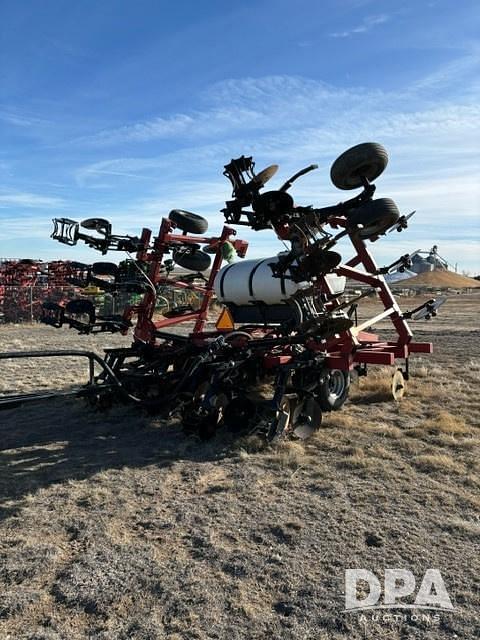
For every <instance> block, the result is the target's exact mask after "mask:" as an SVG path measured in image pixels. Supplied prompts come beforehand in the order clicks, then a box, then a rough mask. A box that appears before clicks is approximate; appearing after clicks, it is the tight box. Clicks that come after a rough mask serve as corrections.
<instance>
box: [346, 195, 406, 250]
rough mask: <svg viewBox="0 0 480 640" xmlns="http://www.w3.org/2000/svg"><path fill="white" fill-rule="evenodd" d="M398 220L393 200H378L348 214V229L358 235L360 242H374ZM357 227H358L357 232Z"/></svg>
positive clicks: (398, 214) (396, 208)
mask: <svg viewBox="0 0 480 640" xmlns="http://www.w3.org/2000/svg"><path fill="white" fill-rule="evenodd" d="M399 218H400V211H399V210H398V207H397V205H396V204H395V202H394V201H393V200H391V199H390V198H378V200H370V201H369V202H366V203H365V204H363V205H362V206H361V207H358V208H357V209H353V211H351V212H350V214H349V216H348V229H349V230H350V231H353V232H354V233H356V234H358V236H359V237H360V238H362V240H368V239H372V240H374V239H376V238H377V237H378V236H380V235H382V234H383V233H385V232H386V231H387V230H388V229H389V228H390V227H391V226H392V225H394V224H395V223H396V222H398V220H399ZM359 225H361V227H359ZM357 227H359V228H358V231H357V230H356V228H357Z"/></svg>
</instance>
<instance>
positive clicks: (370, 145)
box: [330, 142, 388, 190]
mask: <svg viewBox="0 0 480 640" xmlns="http://www.w3.org/2000/svg"><path fill="white" fill-rule="evenodd" d="M387 164H388V154H387V150H386V149H385V147H382V145H381V144H378V143H377V142H364V143H362V144H357V145H356V146H355V147H351V148H350V149H347V151H345V152H344V153H342V155H341V156H339V157H338V158H337V159H336V160H335V162H334V163H333V164H332V168H331V169H330V178H331V180H332V182H333V184H334V185H335V186H336V187H337V188H338V189H343V190H349V189H358V187H362V186H363V182H362V178H367V180H368V181H369V182H373V180H375V179H376V178H378V176H379V175H381V174H382V173H383V171H384V170H385V167H386V166H387Z"/></svg>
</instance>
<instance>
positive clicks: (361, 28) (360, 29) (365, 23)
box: [329, 13, 390, 38]
mask: <svg viewBox="0 0 480 640" xmlns="http://www.w3.org/2000/svg"><path fill="white" fill-rule="evenodd" d="M389 19H390V16H388V15H386V14H385V13H382V14H380V15H375V16H367V17H365V18H364V19H363V20H362V22H361V23H360V24H359V25H357V26H356V27H352V28H351V29H345V30H344V31H334V32H333V33H329V36H330V37H331V38H348V37H350V36H353V35H356V34H358V33H367V32H368V31H371V30H372V29H373V28H374V27H377V26H378V25H380V24H384V23H385V22H388V21H389Z"/></svg>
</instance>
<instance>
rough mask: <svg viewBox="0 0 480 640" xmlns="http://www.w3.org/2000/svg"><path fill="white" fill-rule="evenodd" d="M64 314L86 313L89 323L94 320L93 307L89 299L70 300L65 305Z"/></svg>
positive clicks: (76, 314) (77, 314)
mask: <svg viewBox="0 0 480 640" xmlns="http://www.w3.org/2000/svg"><path fill="white" fill-rule="evenodd" d="M65 315H67V316H69V315H74V316H79V315H86V316H88V319H89V321H90V323H91V324H93V323H94V322H95V307H94V306H93V303H92V302H91V301H90V300H70V301H69V302H67V304H66V306H65Z"/></svg>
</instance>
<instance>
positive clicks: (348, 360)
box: [0, 143, 443, 440]
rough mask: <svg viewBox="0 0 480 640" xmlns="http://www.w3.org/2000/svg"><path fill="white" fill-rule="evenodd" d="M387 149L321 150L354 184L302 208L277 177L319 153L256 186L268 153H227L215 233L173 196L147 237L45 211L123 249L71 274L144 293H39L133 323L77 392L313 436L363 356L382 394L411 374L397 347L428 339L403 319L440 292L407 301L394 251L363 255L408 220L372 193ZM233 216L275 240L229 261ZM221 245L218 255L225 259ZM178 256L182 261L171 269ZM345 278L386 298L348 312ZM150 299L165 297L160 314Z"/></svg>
mask: <svg viewBox="0 0 480 640" xmlns="http://www.w3.org/2000/svg"><path fill="white" fill-rule="evenodd" d="M387 161H388V158H387V153H386V151H385V149H384V148H383V147H382V146H381V145H378V144H375V143H365V144H361V145H357V146H356V147H353V148H351V149H349V150H348V151H346V152H345V153H344V154H342V155H341V156H340V157H339V158H338V159H337V160H336V161H335V162H334V163H333V165H332V168H331V172H330V175H331V179H332V181H333V183H334V184H335V186H337V187H338V188H339V189H343V190H350V189H356V188H361V189H362V190H361V192H360V193H359V194H358V195H356V196H355V197H353V198H351V199H350V200H347V201H345V202H341V203H339V204H337V205H334V206H328V207H323V208H314V207H313V206H300V205H296V204H295V203H294V201H293V199H292V197H291V196H290V194H289V193H288V190H289V189H290V187H291V186H292V185H293V183H294V182H295V180H297V179H298V178H300V177H301V176H303V175H304V174H305V173H307V172H309V171H312V170H313V169H315V168H316V165H311V166H309V167H307V168H305V169H303V170H301V171H299V172H298V173H296V174H295V175H294V176H293V177H292V178H290V179H289V180H287V181H286V182H285V183H284V184H283V185H282V186H281V187H280V189H278V190H274V191H262V190H263V188H264V187H265V184H266V183H267V182H268V181H269V180H270V179H271V178H272V177H273V176H274V175H275V173H276V171H277V169H278V167H277V165H272V166H270V167H268V168H267V169H264V170H263V171H261V172H260V173H258V174H257V173H255V170H254V167H255V164H254V162H253V160H252V158H249V157H244V156H242V157H240V158H238V159H235V160H232V161H231V162H230V163H229V164H228V165H226V166H225V171H224V174H225V175H226V177H228V179H229V180H230V182H231V184H232V189H233V192H232V199H231V200H229V201H228V202H227V203H226V207H225V208H224V209H223V214H224V216H225V221H226V226H224V227H223V230H222V232H221V234H220V236H218V237H207V236H205V235H204V234H205V233H206V231H207V228H208V223H207V221H206V220H205V219H204V218H202V217H200V216H198V215H196V214H193V213H190V212H186V211H182V210H174V211H172V212H171V213H170V215H169V217H168V218H164V219H163V220H162V223H161V226H160V230H159V233H158V235H157V236H156V237H154V238H152V232H151V230H150V229H145V228H144V229H142V232H141V234H140V235H139V236H135V237H134V236H119V235H115V234H113V233H112V227H111V224H110V223H109V222H108V221H107V220H105V219H102V218H89V219H87V220H84V221H83V222H81V223H78V222H75V221H73V220H70V219H67V218H60V219H56V220H54V232H53V234H52V237H53V238H54V239H56V240H58V241H60V242H62V243H65V244H69V245H75V244H76V243H77V242H79V241H83V242H85V243H86V244H87V245H88V246H90V247H93V248H95V249H97V250H98V251H100V252H101V253H102V254H105V253H107V252H108V251H111V250H113V251H126V252H127V254H128V256H129V260H128V261H126V262H124V263H121V264H120V265H116V264H114V263H108V262H98V263H94V264H93V265H78V272H79V273H77V275H76V276H75V277H74V280H75V282H76V284H77V285H78V284H79V283H83V285H84V286H92V285H93V286H97V287H99V288H101V289H102V290H103V291H105V292H108V293H109V294H110V295H112V296H113V297H115V299H116V300H117V301H118V300H119V299H120V296H121V295H122V294H124V293H125V292H128V293H134V294H135V295H138V296H140V295H141V296H142V297H141V299H139V300H137V301H136V302H135V303H134V304H126V305H125V307H124V308H123V312H122V313H117V312H113V313H110V314H105V313H98V311H97V309H96V308H95V305H94V304H93V302H92V301H90V300H88V299H86V298H83V299H76V300H71V301H68V302H67V303H66V304H63V303H55V302H46V303H45V304H44V305H43V322H45V323H47V324H51V325H53V326H56V327H60V326H62V325H64V324H66V325H69V326H70V327H72V328H75V329H77V330H78V331H80V332H81V333H97V332H104V331H110V332H120V333H122V334H124V335H126V334H127V333H129V331H130V329H132V333H133V342H132V344H131V345H130V346H128V347H122V348H115V349H107V350H106V352H105V358H104V360H103V363H104V365H105V366H104V367H103V369H102V371H101V372H100V373H99V375H93V373H92V366H93V365H92V364H91V368H90V381H89V384H88V385H87V387H86V388H84V389H83V390H82V393H84V394H85V393H88V394H89V395H90V396H91V397H92V398H93V400H94V401H95V402H97V403H98V404H99V405H100V406H102V407H105V406H108V405H109V404H111V403H113V402H115V401H116V400H119V399H128V400H130V401H132V402H134V403H136V404H138V405H140V406H142V407H143V408H144V409H146V410H148V411H151V412H163V413H165V414H167V415H172V414H174V413H176V414H179V415H180V416H181V418H182V421H183V424H184V426H185V428H186V429H187V430H190V431H194V432H196V433H198V434H199V435H200V436H202V437H210V436H212V435H213V434H214V433H215V432H216V430H217V429H218V428H219V427H220V426H222V425H228V426H229V427H230V428H232V429H234V430H238V431H255V432H257V433H260V434H262V435H263V436H265V437H266V438H267V439H269V440H275V439H278V438H282V437H285V436H287V435H291V436H294V437H299V438H305V437H307V436H309V435H310V434H311V433H312V432H313V431H315V430H316V429H318V427H319V425H320V423H321V419H322V413H323V412H325V411H332V410H338V409H339V408H340V407H341V406H342V405H343V403H344V402H345V400H346V399H347V397H348V392H349V386H350V381H351V373H352V371H354V370H355V371H356V373H357V374H358V375H366V374H367V371H368V370H367V367H368V365H388V366H390V367H391V368H392V371H393V372H394V375H393V377H392V395H393V397H394V398H395V399H399V398H400V397H401V395H403V392H404V390H405V380H407V379H408V377H409V368H408V363H409V357H410V356H411V355H412V354H415V353H423V354H425V353H431V351H432V345H431V344H430V343H417V342H414V341H413V335H412V332H411V330H410V327H409V325H408V323H407V319H408V318H413V319H415V318H421V317H424V318H428V317H431V316H433V315H435V314H436V312H437V309H438V307H439V306H440V304H441V303H442V302H443V300H440V301H436V300H429V301H428V302H426V303H425V304H423V305H420V306H419V307H417V308H416V309H414V310H413V311H410V312H406V313H403V312H402V311H401V310H400V308H399V306H398V304H397V302H396V300H395V298H394V296H393V294H392V292H391V290H390V288H389V286H388V284H387V283H386V281H385V278H384V275H385V274H386V273H388V271H389V270H390V269H391V268H392V265H389V266H387V267H378V266H377V264H376V263H375V260H374V258H373V256H372V254H371V251H370V249H369V246H370V244H371V243H374V242H375V241H377V240H378V239H379V238H380V237H381V236H382V235H384V234H385V233H386V232H387V231H391V230H395V229H396V230H402V229H405V228H406V227H407V225H408V218H409V217H410V216H402V215H401V214H400V212H399V211H398V208H397V206H396V204H395V203H394V202H393V200H390V199H388V198H380V199H374V197H373V196H374V194H375V185H374V184H373V181H374V180H375V179H376V178H377V177H378V176H379V175H380V174H381V173H382V172H383V170H384V169H385V167H386V165H387ZM227 225H228V226H227ZM229 225H244V226H249V227H251V228H252V229H254V230H261V229H272V230H273V231H274V232H275V233H276V235H277V237H278V238H280V239H281V240H282V241H283V242H284V244H285V245H286V250H285V251H284V252H282V253H280V254H278V255H277V256H271V257H267V258H263V259H261V260H246V261H240V262H234V261H232V254H234V253H235V254H236V255H237V256H238V257H240V258H243V257H244V256H245V254H246V251H247V243H246V242H244V241H242V240H237V239H235V235H236V231H235V230H234V229H233V228H232V227H231V226H229ZM341 239H349V241H350V243H351V245H352V252H353V255H352V257H350V258H349V259H348V260H347V261H346V262H342V256H341V255H340V254H339V253H337V252H336V251H333V248H334V247H335V246H336V245H337V243H338V241H339V240H341ZM131 253H135V257H132V255H131ZM211 255H213V262H212V259H211V257H210V256H211ZM170 256H171V257H170ZM224 258H228V262H229V263H228V264H227V265H226V266H224V267H223V268H222V266H221V265H222V261H223V260H224ZM402 258H403V257H402ZM402 258H399V260H398V261H396V262H395V263H393V265H395V264H397V263H400V262H401V261H402ZM174 265H178V266H180V267H181V268H182V269H183V270H186V271H190V272H191V273H190V274H188V273H181V274H178V275H177V276H176V277H175V276H174V275H173V271H174ZM347 278H349V279H350V280H352V281H354V282H356V283H360V284H362V285H366V286H367V287H369V292H370V293H371V292H374V293H375V294H376V295H377V296H378V298H379V301H380V303H381V305H382V306H383V310H382V311H381V312H380V313H377V314H376V315H374V316H373V317H371V318H369V319H367V320H362V321H361V322H358V320H357V318H358V316H357V309H358V306H359V305H360V304H361V301H362V300H363V299H364V298H365V296H366V293H365V292H364V293H361V294H359V295H358V296H357V297H356V298H355V299H353V300H351V299H349V300H348V301H347V300H346V298H345V295H344V290H345V282H346V279H347ZM175 292H181V293H183V294H188V296H189V297H190V300H191V299H192V297H193V296H195V300H196V304H195V306H194V305H193V304H192V303H191V302H186V303H184V304H181V303H180V304H178V303H176V302H175ZM214 293H215V294H216V298H217V300H218V301H219V302H221V303H222V304H223V305H224V309H223V311H222V313H221V316H220V318H219V320H218V322H217V324H216V326H215V328H214V327H211V328H209V329H208V330H207V326H206V323H207V319H208V309H209V303H210V301H211V300H212V298H213V296H214ZM172 300H173V304H172ZM159 302H160V304H163V306H164V307H165V306H168V309H167V310H165V309H163V316H162V317H161V318H160V319H159V318H158V317H157V316H156V309H157V308H158V306H159ZM165 302H166V304H165ZM118 308H120V307H118ZM134 318H135V319H136V320H135V322H134ZM384 320H389V321H390V322H391V327H392V330H393V334H394V339H391V340H384V339H380V338H379V337H378V335H376V334H374V333H372V332H371V329H372V327H373V326H374V325H375V324H377V323H378V322H380V321H384ZM184 322H190V323H193V327H192V328H191V330H190V331H187V332H183V333H182V332H181V331H179V329H178V328H177V329H176V330H175V331H173V330H170V331H167V330H166V329H167V328H169V327H173V326H175V325H179V324H180V323H184ZM10 355H11V354H2V355H0V357H3V358H6V357H10ZM24 355H25V357H28V355H29V354H24ZM30 355H32V354H30ZM35 355H41V354H35ZM65 355H68V354H65ZM15 357H18V355H17V356H15ZM15 400H16V401H18V398H16V399H15ZM5 401H6V402H8V399H6V400H5Z"/></svg>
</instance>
